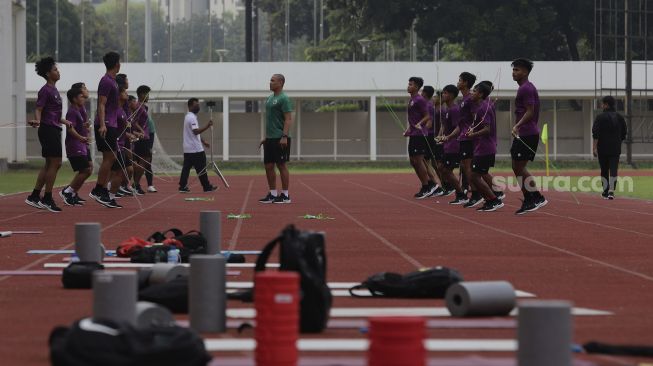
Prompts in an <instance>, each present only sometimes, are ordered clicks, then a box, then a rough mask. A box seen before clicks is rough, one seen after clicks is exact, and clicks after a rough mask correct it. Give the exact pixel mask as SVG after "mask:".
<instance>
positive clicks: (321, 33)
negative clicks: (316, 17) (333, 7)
mask: <svg viewBox="0 0 653 366" xmlns="http://www.w3.org/2000/svg"><path fill="white" fill-rule="evenodd" d="M323 40H324V0H320V42H322V41H323Z"/></svg>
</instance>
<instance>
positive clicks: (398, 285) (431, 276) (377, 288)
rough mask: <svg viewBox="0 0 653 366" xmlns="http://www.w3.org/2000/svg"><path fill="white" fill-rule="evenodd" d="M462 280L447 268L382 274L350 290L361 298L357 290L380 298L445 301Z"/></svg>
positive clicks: (455, 272) (457, 274)
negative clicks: (365, 290) (446, 294)
mask: <svg viewBox="0 0 653 366" xmlns="http://www.w3.org/2000/svg"><path fill="white" fill-rule="evenodd" d="M462 280H463V278H462V276H461V275H460V274H459V273H458V272H457V271H456V270H455V269H450V268H447V267H434V268H428V269H424V270H421V271H416V272H411V273H408V274H406V275H401V274H398V273H392V272H381V273H377V274H375V275H373V276H370V277H369V278H368V279H367V280H365V281H364V282H363V283H362V284H360V285H356V286H354V287H352V288H350V289H349V293H350V294H351V295H352V296H359V295H357V294H356V293H354V291H355V290H361V289H367V290H369V291H370V293H371V294H372V296H378V297H395V298H421V299H428V298H435V299H444V295H445V293H446V292H447V288H449V286H451V285H453V284H455V283H458V282H460V281H462Z"/></svg>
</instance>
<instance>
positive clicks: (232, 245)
mask: <svg viewBox="0 0 653 366" xmlns="http://www.w3.org/2000/svg"><path fill="white" fill-rule="evenodd" d="M253 184H254V180H253V179H252V180H250V181H249V186H248V187H247V193H246V194H245V199H244V200H243V205H242V206H241V207H240V213H239V215H242V214H244V213H245V208H246V207H247V201H249V195H250V193H251V192H252V185H253ZM242 225H243V219H238V222H236V227H235V228H234V232H233V234H231V240H229V250H234V249H235V248H236V244H237V243H238V235H240V227H241V226H242Z"/></svg>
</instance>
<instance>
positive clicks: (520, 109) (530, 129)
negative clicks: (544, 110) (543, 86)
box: [515, 81, 540, 136]
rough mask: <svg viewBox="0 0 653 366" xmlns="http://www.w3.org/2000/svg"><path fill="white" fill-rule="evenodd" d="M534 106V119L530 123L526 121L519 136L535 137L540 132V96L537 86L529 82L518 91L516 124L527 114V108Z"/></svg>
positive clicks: (520, 127)
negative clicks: (538, 125) (538, 124)
mask: <svg viewBox="0 0 653 366" xmlns="http://www.w3.org/2000/svg"><path fill="white" fill-rule="evenodd" d="M528 106H533V117H531V119H530V121H526V122H524V123H523V124H521V125H520V126H519V136H533V135H538V134H539V133H540V130H539V129H538V127H537V123H538V122H539V119H540V96H539V94H538V93H537V89H536V88H535V85H533V83H531V82H530V81H527V82H525V83H523V84H522V85H520V86H519V89H517V97H516V98H515V123H517V122H519V120H521V118H522V117H523V116H524V114H526V108H527V107H528Z"/></svg>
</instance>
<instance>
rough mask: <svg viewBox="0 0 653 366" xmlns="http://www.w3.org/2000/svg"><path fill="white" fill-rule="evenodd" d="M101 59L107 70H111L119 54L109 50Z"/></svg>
mask: <svg viewBox="0 0 653 366" xmlns="http://www.w3.org/2000/svg"><path fill="white" fill-rule="evenodd" d="M102 61H103V62H104V66H106V68H107V70H111V69H113V68H114V67H115V66H116V65H117V64H118V63H119V62H120V54H118V52H115V51H109V52H107V54H106V55H104V57H102Z"/></svg>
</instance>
